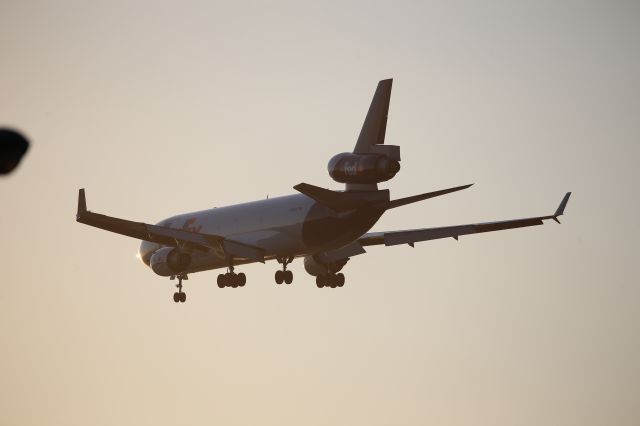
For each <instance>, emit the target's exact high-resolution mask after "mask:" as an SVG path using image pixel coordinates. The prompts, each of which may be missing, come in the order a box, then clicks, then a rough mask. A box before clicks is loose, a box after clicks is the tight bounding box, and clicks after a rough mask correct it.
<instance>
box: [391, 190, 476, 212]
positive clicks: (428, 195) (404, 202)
mask: <svg viewBox="0 0 640 426" xmlns="http://www.w3.org/2000/svg"><path fill="white" fill-rule="evenodd" d="M472 185H473V184H469V185H463V186H456V187H455V188H448V189H441V190H440V191H433V192H426V193H424V194H420V195H414V196H412V197H406V198H400V199H398V200H393V201H391V202H390V203H389V207H388V208H389V209H393V208H395V207H400V206H405V205H407V204H411V203H416V202H418V201H422V200H427V199H429V198H433V197H439V196H440V195H445V194H449V193H451V192H456V191H461V190H463V189H467V188H469V187H470V186H472Z"/></svg>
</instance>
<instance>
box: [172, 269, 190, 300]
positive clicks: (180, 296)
mask: <svg viewBox="0 0 640 426" xmlns="http://www.w3.org/2000/svg"><path fill="white" fill-rule="evenodd" d="M176 278H178V284H176V287H177V288H178V291H176V292H175V293H173V301H174V302H176V303H178V302H180V303H184V302H186V301H187V293H185V292H183V291H182V280H188V279H189V277H188V276H187V274H178V275H175V276H171V278H170V279H172V280H173V279H176Z"/></svg>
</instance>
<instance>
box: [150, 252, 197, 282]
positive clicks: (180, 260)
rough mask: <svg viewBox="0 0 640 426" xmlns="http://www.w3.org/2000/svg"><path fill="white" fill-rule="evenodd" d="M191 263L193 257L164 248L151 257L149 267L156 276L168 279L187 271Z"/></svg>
mask: <svg viewBox="0 0 640 426" xmlns="http://www.w3.org/2000/svg"><path fill="white" fill-rule="evenodd" d="M190 263H191V256H190V255H189V254H187V253H185V252H183V251H180V250H179V249H177V248H173V247H163V248H161V249H160V250H157V251H156V252H155V253H153V254H152V255H151V259H150V260H149V266H151V269H152V270H153V272H155V273H156V274H158V275H160V276H163V277H168V276H170V275H175V274H177V273H180V272H184V271H185V269H187V267H188V266H189V264H190Z"/></svg>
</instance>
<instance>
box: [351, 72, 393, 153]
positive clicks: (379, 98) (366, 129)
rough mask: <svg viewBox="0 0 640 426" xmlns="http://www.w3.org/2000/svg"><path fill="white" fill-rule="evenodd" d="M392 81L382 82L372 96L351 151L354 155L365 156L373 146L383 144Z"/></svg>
mask: <svg viewBox="0 0 640 426" xmlns="http://www.w3.org/2000/svg"><path fill="white" fill-rule="evenodd" d="M392 84H393V79H392V78H390V79H387V80H382V81H380V82H379V83H378V87H377V88H376V93H375V94H374V95H373V99H372V100H371V105H370V106H369V112H368V113H367V117H366V118H365V119H364V124H363V125H362V130H360V136H358V142H357V143H356V147H355V148H354V149H353V153H354V154H367V153H369V152H371V148H372V147H373V146H374V145H382V144H384V134H385V132H386V130H387V115H388V114H389V100H390V99H391V85H392Z"/></svg>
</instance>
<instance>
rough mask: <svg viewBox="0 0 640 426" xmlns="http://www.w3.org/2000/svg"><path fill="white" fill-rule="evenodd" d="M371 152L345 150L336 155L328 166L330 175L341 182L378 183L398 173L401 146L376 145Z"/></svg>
mask: <svg viewBox="0 0 640 426" xmlns="http://www.w3.org/2000/svg"><path fill="white" fill-rule="evenodd" d="M371 151H372V152H371V153H366V154H353V153H350V152H343V153H342V154H338V155H335V156H334V157H333V158H332V159H331V160H329V164H328V166H327V168H328V170H329V175H330V176H331V177H332V178H333V180H335V181H336V182H340V183H361V184H376V183H379V182H384V181H387V180H389V179H391V178H392V177H394V176H395V175H396V173H398V171H399V170H400V147H397V146H393V145H374V146H373V147H372V149H371Z"/></svg>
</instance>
